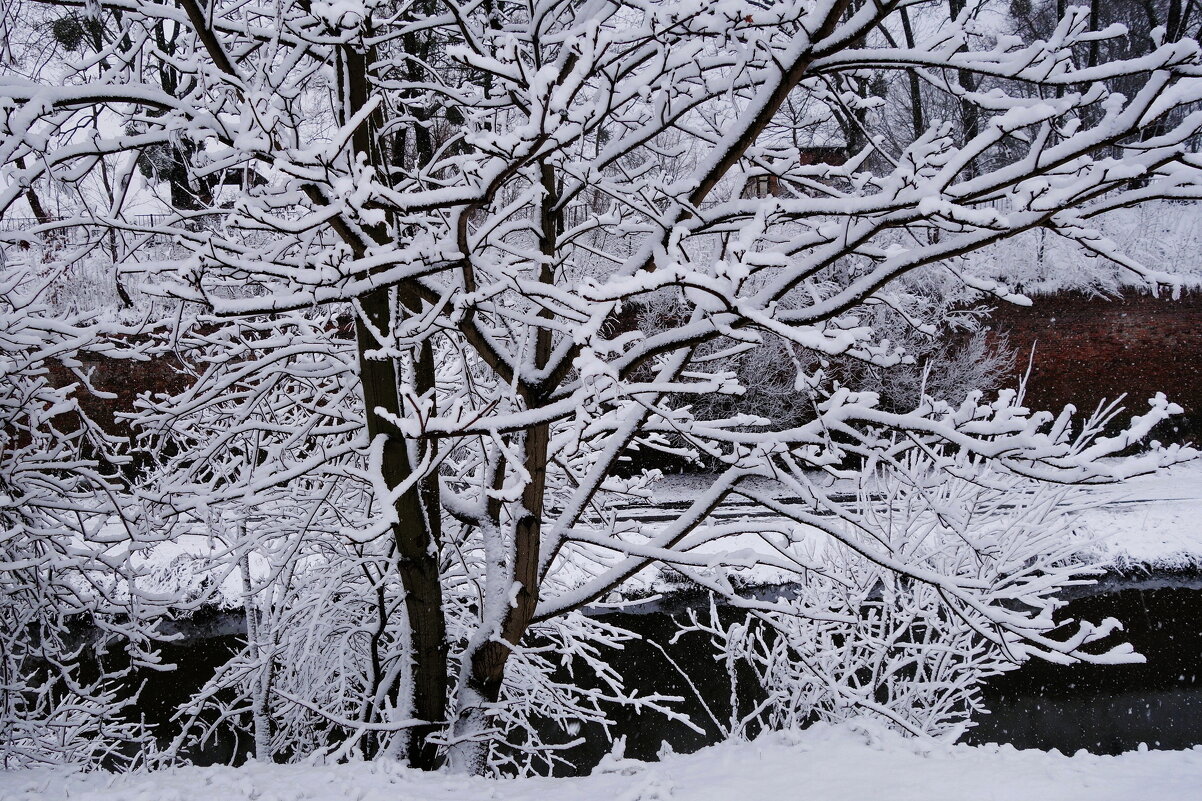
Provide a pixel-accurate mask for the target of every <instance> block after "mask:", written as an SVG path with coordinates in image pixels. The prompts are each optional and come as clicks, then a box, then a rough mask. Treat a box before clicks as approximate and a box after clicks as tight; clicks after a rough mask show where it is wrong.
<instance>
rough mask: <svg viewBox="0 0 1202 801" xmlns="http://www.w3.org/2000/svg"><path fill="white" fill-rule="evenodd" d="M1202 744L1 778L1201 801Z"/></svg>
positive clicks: (808, 748)
mask: <svg viewBox="0 0 1202 801" xmlns="http://www.w3.org/2000/svg"><path fill="white" fill-rule="evenodd" d="M1199 784H1202V746H1200V747H1196V748H1194V749H1191V750H1189V751H1134V752H1130V753H1126V754H1122V755H1119V756H1097V755H1093V754H1087V753H1085V752H1080V753H1078V754H1076V755H1073V756H1065V755H1063V754H1060V753H1058V752H1056V751H1051V752H1043V751H1035V750H1026V751H1020V750H1016V749H1014V748H1012V747H1010V746H992V745H987V746H975V747H974V746H964V745H949V744H946V743H944V742H939V741H917V740H907V739H905V738H903V737H901V736H900V735H898V734H895V733H893V732H890V731H887V730H884V729H882V728H880V727H878V726H875V725H866V724H863V723H853V724H844V725H840V726H830V725H825V724H823V725H818V726H814V727H813V728H810V729H807V730H805V731H803V732H782V733H776V734H771V735H767V736H765V737H763V738H761V739H759V740H756V741H755V742H751V743H746V742H729V743H724V744H722V745H717V746H713V747H711V748H706V749H703V750H702V751H699V752H697V753H695V754H691V755H687V756H682V755H666V756H665V757H664V758H663V759H662V761H660V762H656V763H647V762H639V761H636V760H627V759H621V758H615V757H612V756H611V757H609V758H607V759H606V760H605V761H604V762H603V763H602V764H601V766H599V767H598V769H597V771H596V772H594V774H593V775H591V776H588V777H583V778H571V779H543V778H535V779H519V780H490V779H483V778H475V777H467V776H455V775H447V774H424V773H420V772H418V771H412V770H409V769H408V768H405V767H402V766H400V765H399V764H398V763H395V762H387V761H379V762H370V763H352V764H344V765H331V766H312V765H263V764H258V763H254V764H250V765H247V766H244V767H241V768H228V767H213V768H194V767H188V768H176V769H171V770H164V771H159V772H155V773H141V774H131V775H121V776H112V775H109V774H104V773H92V774H82V773H78V772H72V771H70V770H69V769H54V768H46V769H34V770H22V771H11V772H7V773H5V772H0V799H3V801H35V800H36V801H59V800H60V799H68V798H70V799H72V801H193V799H195V801H213V799H221V801H251V799H254V800H255V801H301V800H302V799H304V800H305V801H342V800H343V799H355V801H396V799H400V798H403V799H408V800H409V801H427V800H429V801H435V799H437V801H484V799H489V800H490V801H536V799H537V800H539V801H541V799H555V800H556V801H594V800H595V799H604V801H669V800H670V799H679V800H680V801H729V800H730V799H736V798H739V799H793V798H812V799H822V801H865V800H866V799H889V801H911V800H912V801H943V800H944V799H946V801H966V800H967V799H971V800H972V801H1033V800H1034V799H1039V801H1070V800H1071V801H1076V800H1077V799H1080V801H1131V799H1148V800H1149V801H1156V800H1157V799H1185V798H1193V797H1195V795H1194V794H1195V792H1196V790H1197V787H1198V786H1199Z"/></svg>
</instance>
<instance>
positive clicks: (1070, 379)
mask: <svg viewBox="0 0 1202 801" xmlns="http://www.w3.org/2000/svg"><path fill="white" fill-rule="evenodd" d="M1034 301H1035V303H1034V305H1033V306H1030V307H1018V306H1010V305H1004V306H1002V307H1000V308H998V309H996V310H995V312H994V315H993V318H992V322H991V324H990V327H991V328H992V329H993V330H995V331H1000V332H1005V333H1006V334H1007V336H1008V337H1009V341H1010V345H1011V346H1013V347H1015V348H1016V349H1017V354H1016V358H1015V361H1016V365H1015V367H1016V372H1019V373H1021V372H1022V371H1023V370H1025V369H1026V366H1027V356H1028V354H1030V352H1031V347H1032V345H1034V347H1035V362H1034V369H1033V370H1032V374H1031V379H1030V382H1029V383H1028V395H1027V399H1028V405H1030V406H1032V407H1037V408H1045V409H1058V408H1060V407H1062V406H1064V405H1065V404H1066V403H1072V404H1073V405H1075V406H1076V407H1077V408H1078V409H1080V410H1082V411H1092V410H1093V409H1094V407H1095V406H1096V405H1097V403H1098V402H1099V401H1100V400H1102V399H1103V398H1115V397H1117V396H1118V395H1121V394H1123V393H1126V394H1127V400H1126V401H1125V404H1124V405H1125V406H1126V407H1127V409H1128V410H1129V411H1130V412H1132V413H1137V414H1138V413H1142V412H1143V411H1145V410H1146V409H1147V405H1146V399H1147V398H1150V397H1152V395H1154V394H1155V393H1156V392H1164V393H1165V394H1166V395H1168V397H1169V399H1170V400H1172V401H1174V402H1176V403H1178V404H1180V405H1181V406H1182V407H1183V408H1184V409H1185V415H1184V416H1183V418H1182V419H1180V420H1179V421H1178V422H1176V424H1165V425H1163V426H1162V427H1161V428H1159V429H1157V431H1156V432H1155V435H1156V436H1157V437H1158V438H1159V439H1161V441H1164V442H1173V441H1185V440H1188V441H1191V442H1194V443H1197V442H1200V441H1202V293H1197V292H1195V293H1187V294H1183V295H1182V297H1181V298H1179V299H1177V300H1173V299H1172V298H1170V297H1167V296H1161V297H1152V296H1151V295H1147V294H1140V293H1136V292H1128V293H1126V294H1124V295H1122V296H1121V297H1118V298H1099V297H1090V296H1086V295H1080V294H1063V295H1054V296H1048V297H1037V298H1035V299H1034Z"/></svg>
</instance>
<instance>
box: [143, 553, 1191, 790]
mask: <svg viewBox="0 0 1202 801" xmlns="http://www.w3.org/2000/svg"><path fill="white" fill-rule="evenodd" d="M1086 592H1087V593H1088V594H1081V595H1080V597H1077V598H1075V599H1073V600H1072V601H1071V602H1070V603H1069V604H1067V605H1066V606H1065V607H1064V609H1062V610H1061V612H1060V618H1059V619H1062V620H1064V619H1074V618H1075V619H1081V618H1084V619H1088V620H1091V621H1095V622H1097V621H1100V620H1101V619H1103V618H1105V617H1116V618H1118V619H1119V620H1121V621H1123V622H1124V625H1125V634H1124V637H1125V639H1126V640H1127V641H1128V642H1130V643H1132V644H1133V645H1134V646H1135V648H1136V650H1137V651H1139V652H1140V653H1142V654H1143V655H1144V656H1145V657H1146V658H1147V662H1146V663H1145V664H1141V665H1105V666H1099V665H1073V666H1064V665H1055V664H1051V663H1047V662H1042V661H1038V660H1032V661H1030V662H1027V663H1026V664H1024V665H1022V666H1021V667H1019V668H1017V669H1015V670H1012V671H1010V672H1008V673H1004V674H1002V675H1000V676H995V677H993V678H992V679H990V680H989V681H988V682H987V684H986V685H985V687H984V697H985V703H986V706H987V708H989V709H990V710H991V712H990V714H988V715H980V716H978V719H977V720H976V721H974V722H975V723H976V724H977V725H976V726H975V727H974V728H973V729H971V730H970V732H969V733H968V735H967V736H966V737H965V741H966V742H969V743H986V742H1001V743H1010V744H1012V745H1014V746H1016V747H1019V748H1040V749H1051V748H1056V749H1059V750H1060V751H1063V752H1066V753H1073V752H1075V751H1077V750H1079V749H1085V750H1087V751H1091V752H1093V753H1099V754H1115V753H1120V752H1123V751H1129V750H1133V749H1135V748H1137V747H1139V746H1140V744H1141V743H1142V744H1146V745H1147V746H1148V747H1149V748H1163V749H1176V748H1187V747H1190V746H1193V745H1197V744H1202V681H1200V680H1202V574H1187V575H1165V574H1159V575H1143V576H1138V577H1134V576H1117V575H1116V576H1111V577H1108V578H1107V579H1106V580H1105V581H1103V582H1101V583H1099V584H1098V585H1095V586H1094V587H1093V588H1091V589H1090V590H1088V591H1086ZM702 602H704V597H703V596H700V595H691V594H687V593H682V594H680V595H677V596H673V597H671V598H669V599H667V600H664V601H660V602H657V603H655V604H648V605H644V606H643V607H641V608H639V610H638V611H637V612H634V611H628V612H609V613H605V614H601V613H598V614H599V616H602V617H604V619H606V620H607V621H608V622H610V623H613V624H615V625H618V626H621V627H623V628H626V629H630V630H632V631H635V632H638V633H639V634H640V635H642V636H643V637H644V640H643V641H634V642H629V643H627V644H626V645H625V647H624V648H623V649H621V650H615V651H612V652H611V658H610V662H611V664H612V666H613V667H614V669H615V670H616V671H617V672H618V673H619V674H620V675H622V676H624V677H626V679H627V681H628V684H629V686H631V687H634V688H637V690H638V692H639V695H644V696H645V695H648V694H651V693H659V694H662V695H674V696H680V697H681V698H682V699H684V700H683V701H682V702H681V703H680V704H679V706H678V708H679V709H680V711H682V712H684V713H686V714H688V715H689V716H690V718H691V719H692V720H693V721H694V722H695V723H696V724H697V725H698V726H699V727H700V728H701V729H702V731H700V732H698V731H695V730H693V729H692V728H690V727H689V726H687V725H685V724H684V723H681V722H679V721H673V720H669V719H667V718H665V717H664V716H663V715H660V714H658V713H654V712H646V711H644V712H638V711H636V710H632V709H629V708H624V707H618V706H613V707H611V708H610V709H609V713H610V716H611V717H612V719H613V721H614V726H613V727H612V729H611V730H610V732H608V733H606V732H605V731H602V730H601V729H600V728H598V727H594V728H589V727H585V728H584V729H583V730H582V731H580V735H581V736H583V737H585V739H586V742H585V744H583V745H581V746H577V747H576V748H574V749H572V750H570V751H567V752H565V753H564V754H563V756H564V757H565V758H566V759H567V760H568V761H569V762H571V763H573V764H574V765H575V769H574V770H571V771H570V772H587V771H588V770H589V769H590V768H591V767H592V766H593V765H595V764H596V763H597V761H598V760H599V759H600V758H601V757H602V756H603V755H604V754H606V753H608V752H609V750H610V749H611V740H610V737H611V736H622V737H624V738H625V739H626V746H625V753H626V755H627V756H631V757H636V758H639V759H654V758H655V757H656V755H657V754H658V753H659V752H660V750H661V749H662V748H663V747H664V744H665V743H666V744H667V746H668V747H670V748H671V749H672V750H674V751H677V752H682V753H687V752H691V751H695V750H697V749H699V748H702V747H704V746H706V745H709V744H712V743H715V742H717V741H719V740H720V739H721V738H722V731H721V726H723V725H726V724H727V723H728V722H729V720H730V717H731V713H732V699H733V702H734V703H736V704H738V705H739V707H740V709H741V711H742V712H746V711H747V710H748V709H750V708H751V707H752V706H753V705H754V704H755V702H756V701H757V700H758V698H757V695H758V694H757V691H756V687H755V684H754V682H753V681H751V677H750V676H749V675H748V674H746V673H737V674H736V676H735V677H734V684H735V686H734V688H733V690H734V691H733V694H732V678H731V676H730V674H729V673H728V671H727V668H726V665H725V664H724V663H723V662H721V661H719V660H716V659H715V658H714V652H713V649H712V648H711V647H710V645H709V641H708V637H707V635H704V634H699V633H688V634H685V635H683V636H681V637H679V638H678V639H677V641H676V642H675V643H672V642H671V641H672V639H673V637H674V636H675V635H676V634H677V632H678V629H677V626H676V624H675V622H674V621H673V615H679V614H680V612H681V610H682V609H683V608H684V607H686V606H689V605H693V604H698V603H702ZM706 603H707V602H706ZM722 614H723V615H724V616H725V615H731V616H732V619H733V615H734V612H733V611H730V610H727V611H725V612H723V613H722ZM241 629H242V621H241V619H240V616H239V615H238V614H236V613H224V612H222V613H209V614H204V615H198V616H197V617H195V618H194V619H192V620H191V621H188V622H187V623H186V624H183V625H182V626H181V631H182V632H183V633H185V634H186V636H187V639H186V640H185V641H183V642H179V643H173V644H167V645H165V646H164V648H163V657H164V660H165V661H169V662H174V663H176V664H177V665H178V668H177V669H176V670H175V671H172V672H170V673H148V674H144V676H143V678H144V679H145V683H144V686H143V689H142V694H141V696H140V700H139V704H138V711H139V713H140V714H141V715H143V716H144V717H145V719H146V720H147V721H150V722H156V723H161V724H163V725H162V731H163V734H164V737H167V736H168V733H169V731H170V730H171V729H172V728H173V727H172V726H171V725H170V724H169V722H168V719H169V717H170V715H171V713H172V712H173V710H174V709H175V708H177V707H178V706H179V705H180V704H182V703H184V702H185V701H186V700H187V699H188V698H189V697H190V695H191V694H192V692H194V691H195V690H196V688H198V687H199V686H200V685H201V684H202V683H203V681H204V680H205V679H206V678H207V677H208V676H210V675H212V672H213V670H214V669H215V668H217V667H218V666H219V665H221V664H222V663H224V662H225V661H226V660H227V659H228V658H229V656H230V654H231V653H232V651H233V649H234V648H236V647H237V645H238V642H239V638H240V637H241V636H242V635H241ZM683 674H687V677H686V675H683ZM703 702H704V703H703ZM552 733H554V732H552V731H550V730H549V731H548V734H552ZM560 739H562V740H568V739H571V736H570V735H568V734H567V733H562V736H561V738H560ZM249 748H250V743H249V742H247V741H246V738H245V737H243V738H241V739H239V738H237V737H236V736H234V735H233V734H231V733H229V732H225V733H222V734H220V735H219V736H218V737H217V738H215V739H214V740H213V741H211V742H209V743H206V744H204V745H202V746H197V747H196V748H194V749H192V750H191V751H190V753H189V754H188V756H190V757H191V758H192V759H194V760H195V761H196V762H198V763H201V764H212V763H222V762H229V761H231V760H234V761H239V760H240V759H243V758H245V757H246V755H248V754H249ZM565 772H569V769H567V768H561V769H557V770H556V773H565Z"/></svg>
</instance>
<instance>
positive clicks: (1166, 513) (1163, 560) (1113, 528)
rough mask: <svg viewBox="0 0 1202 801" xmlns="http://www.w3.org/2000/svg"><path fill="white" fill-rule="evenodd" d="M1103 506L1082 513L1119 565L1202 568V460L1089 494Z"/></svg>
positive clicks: (1108, 557)
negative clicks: (1199, 566)
mask: <svg viewBox="0 0 1202 801" xmlns="http://www.w3.org/2000/svg"><path fill="white" fill-rule="evenodd" d="M1087 492H1088V493H1089V494H1090V495H1091V496H1093V497H1094V498H1095V499H1096V500H1097V501H1099V502H1100V505H1099V506H1097V507H1096V508H1093V509H1089V510H1087V511H1085V512H1083V513H1081V514H1080V515H1079V521H1078V522H1079V523H1080V525H1081V526H1082V527H1083V528H1084V529H1085V530H1086V531H1087V533H1089V534H1092V535H1093V536H1096V537H1097V538H1098V542H1099V548H1100V554H1099V555H1100V556H1101V558H1102V561H1103V562H1104V563H1106V564H1109V565H1112V566H1115V567H1126V566H1131V565H1146V566H1148V567H1161V568H1182V567H1192V566H1198V565H1202V459H1197V460H1194V461H1192V462H1186V463H1185V464H1179V465H1176V466H1174V467H1172V468H1169V469H1168V470H1164V471H1161V472H1159V473H1156V474H1153V475H1148V476H1139V477H1137V478H1133V479H1130V480H1129V481H1126V482H1124V483H1122V484H1116V485H1111V486H1106V487H1099V488H1096V489H1090V490H1087Z"/></svg>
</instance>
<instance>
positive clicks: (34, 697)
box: [0, 262, 162, 768]
mask: <svg viewBox="0 0 1202 801" xmlns="http://www.w3.org/2000/svg"><path fill="white" fill-rule="evenodd" d="M43 278H44V277H43V276H38V277H35V276H31V275H30V274H29V273H28V272H26V271H25V270H23V269H22V268H21V266H20V265H19V264H15V263H13V262H8V263H7V264H6V265H4V266H3V269H0V766H2V767H5V768H13V767H19V766H23V765H31V764H38V763H44V762H71V763H83V764H93V765H94V764H97V763H99V762H101V761H106V760H107V761H109V762H118V763H119V762H121V761H123V760H127V759H136V758H137V757H138V756H139V755H140V753H139V749H141V748H142V747H143V746H144V745H145V737H144V732H143V730H142V727H141V726H140V725H139V723H138V721H137V718H136V717H126V716H125V715H126V712H127V711H128V708H129V707H130V705H131V704H132V703H133V702H134V700H135V699H136V694H135V693H133V692H132V691H131V688H129V687H128V686H122V685H121V683H120V680H121V679H122V678H123V677H125V676H126V675H127V674H128V672H129V669H130V667H131V666H137V665H142V666H150V667H153V666H156V665H157V659H156V657H155V656H154V654H153V653H152V652H151V651H150V649H149V646H150V643H149V638H150V637H152V636H153V633H154V625H153V621H152V620H151V619H150V618H153V617H154V616H155V614H156V612H161V611H162V610H161V607H157V606H156V603H155V599H153V598H149V597H146V596H144V595H141V594H140V593H139V592H138V589H137V584H136V578H137V571H136V570H135V569H134V568H133V567H132V565H131V561H130V556H131V552H132V548H131V546H132V545H134V544H135V543H136V542H137V541H138V534H139V533H140V529H139V524H138V521H137V519H136V513H135V510H133V509H131V508H129V507H128V506H127V505H126V504H124V503H122V496H121V492H120V481H119V480H118V477H117V475H116V472H115V471H116V465H117V464H119V463H120V461H121V457H120V456H119V453H118V452H119V450H120V445H121V443H120V441H119V440H117V439H115V438H114V437H112V436H110V435H108V434H106V433H105V432H104V431H102V430H101V429H100V428H99V427H98V426H97V425H95V424H94V423H93V422H92V421H91V420H90V419H89V418H88V417H87V415H86V414H85V413H84V412H83V411H82V410H81V408H80V406H79V403H78V399H77V393H79V392H83V391H87V390H88V388H89V387H88V383H89V382H88V375H87V373H86V371H84V370H83V369H82V364H81V361H80V358H81V356H83V355H84V354H86V353H87V352H89V351H90V352H100V353H107V354H110V355H113V354H116V355H127V356H133V355H136V354H135V353H134V352H133V351H132V350H129V349H123V348H121V347H118V346H117V345H115V344H114V343H113V342H111V341H108V342H106V341H104V340H103V338H102V336H101V335H102V333H103V334H108V335H114V336H115V335H120V334H121V333H122V332H121V331H120V330H119V329H118V328H117V327H114V326H110V325H108V324H106V323H105V322H103V321H101V320H97V319H89V318H87V317H82V316H77V315H68V314H64V313H63V312H62V311H60V310H56V309H53V308H51V307H49V306H47V305H46V304H44V303H43V302H42V301H41V299H40V297H39V295H40V290H41V289H42V288H44V286H45V284H44V283H43V280H42V279H43ZM52 367H54V368H57V369H58V370H60V371H66V372H67V373H68V374H69V375H71V376H72V378H73V379H74V380H73V381H71V383H67V384H65V385H64V383H63V381H62V379H61V378H60V379H59V380H58V381H55V380H54V379H53V378H52V376H51V368H52ZM109 648H111V649H112V650H113V651H114V653H112V654H107V653H106V650H107V649H109ZM106 662H107V663H108V664H106Z"/></svg>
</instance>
